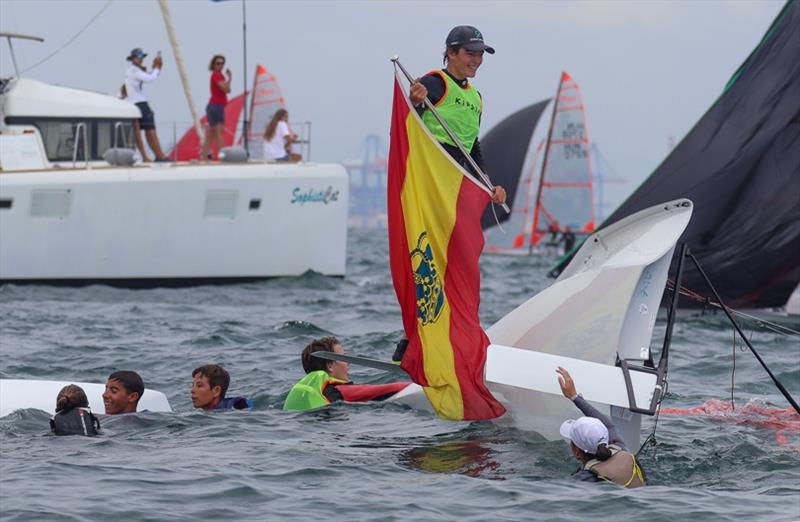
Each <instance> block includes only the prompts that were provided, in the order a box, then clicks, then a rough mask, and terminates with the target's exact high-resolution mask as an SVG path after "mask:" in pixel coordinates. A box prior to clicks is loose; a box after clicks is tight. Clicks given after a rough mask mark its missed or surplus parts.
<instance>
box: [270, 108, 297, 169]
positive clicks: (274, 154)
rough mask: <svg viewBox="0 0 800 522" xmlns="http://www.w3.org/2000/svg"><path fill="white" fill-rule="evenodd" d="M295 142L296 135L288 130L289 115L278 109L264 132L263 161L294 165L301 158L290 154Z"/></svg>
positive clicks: (284, 110)
mask: <svg viewBox="0 0 800 522" xmlns="http://www.w3.org/2000/svg"><path fill="white" fill-rule="evenodd" d="M295 141H297V134H294V133H293V132H292V130H291V129H290V128H289V113H288V112H287V111H286V109H278V110H277V111H276V112H275V115H274V116H273V117H272V120H270V122H269V124H268V125H267V129H266V130H265V131H264V159H265V160H267V161H291V162H295V163H296V162H298V161H300V160H301V159H303V158H302V156H301V155H300V154H295V153H293V152H291V146H292V143H294V142H295Z"/></svg>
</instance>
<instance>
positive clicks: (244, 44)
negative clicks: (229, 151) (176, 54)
mask: <svg viewBox="0 0 800 522" xmlns="http://www.w3.org/2000/svg"><path fill="white" fill-rule="evenodd" d="M242 54H243V55H244V57H243V60H244V71H243V74H242V85H244V108H243V109H242V114H244V118H243V121H242V135H243V136H244V151H245V152H246V153H247V157H248V158H249V157H250V149H249V147H248V136H247V134H248V132H249V130H250V129H249V128H248V125H247V2H246V0H242ZM254 92H255V91H254Z"/></svg>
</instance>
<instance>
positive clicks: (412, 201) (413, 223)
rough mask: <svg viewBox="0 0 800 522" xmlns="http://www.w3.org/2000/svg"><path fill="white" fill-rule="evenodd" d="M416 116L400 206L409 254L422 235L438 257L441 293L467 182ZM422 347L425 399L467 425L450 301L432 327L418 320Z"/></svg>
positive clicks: (409, 124) (411, 117)
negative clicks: (453, 335) (464, 420)
mask: <svg viewBox="0 0 800 522" xmlns="http://www.w3.org/2000/svg"><path fill="white" fill-rule="evenodd" d="M415 116H416V115H415V114H413V113H412V114H409V116H408V118H407V119H406V130H407V132H408V142H409V153H408V157H407V159H406V178H405V182H404V184H403V191H402V195H401V202H402V203H401V204H402V206H403V216H404V218H405V227H406V237H407V238H408V250H409V253H411V252H413V251H414V249H416V248H418V246H419V245H418V240H419V238H420V236H421V235H422V234H423V233H426V234H427V240H428V243H429V244H430V247H431V250H432V252H433V260H434V263H435V268H436V271H437V273H438V277H439V280H440V283H441V285H442V288H441V290H442V292H444V277H445V274H446V273H447V248H448V245H449V242H450V234H451V233H452V231H453V227H454V225H455V221H456V205H457V202H458V196H459V192H460V190H461V183H462V182H464V181H465V180H464V176H463V174H462V173H461V172H460V170H459V168H458V167H457V166H456V165H455V164H454V163H453V161H452V160H451V159H450V157H449V156H448V155H447V154H442V152H441V151H440V150H438V146H437V144H436V143H434V142H433V140H431V138H430V137H429V136H428V134H427V132H426V130H425V129H424V128H422V126H421V124H420V121H419V120H418V119H417V118H416V117H415ZM418 321H419V323H420V324H419V330H418V331H419V336H420V340H421V342H422V346H423V358H424V368H425V377H426V379H427V381H428V385H429V386H427V387H425V394H426V395H427V397H428V400H429V401H430V402H431V405H432V406H433V407H434V409H435V410H436V411H437V412H438V413H439V415H440V416H441V417H443V418H447V419H462V418H463V417H464V403H463V400H462V397H461V387H460V386H459V381H458V377H457V376H456V371H455V361H454V356H453V347H452V345H451V341H450V304H449V303H448V301H447V296H446V295H445V298H444V305H443V306H442V309H441V312H440V314H439V315H438V317H437V319H436V320H435V321H433V322H429V323H428V324H422V321H421V320H419V319H418Z"/></svg>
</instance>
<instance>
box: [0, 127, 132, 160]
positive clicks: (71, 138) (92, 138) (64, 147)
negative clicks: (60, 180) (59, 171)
mask: <svg viewBox="0 0 800 522" xmlns="http://www.w3.org/2000/svg"><path fill="white" fill-rule="evenodd" d="M81 121H82V122H83V123H85V124H86V140H87V142H88V144H89V159H91V160H102V159H103V153H105V152H106V151H107V150H108V149H110V148H111V147H113V146H114V144H115V141H114V134H115V130H116V135H117V136H116V146H117V147H127V148H133V147H134V143H133V120H99V119H96V120H65V119H58V120H56V119H38V118H31V117H8V118H6V123H7V124H8V125H33V126H34V127H36V128H37V129H39V132H40V133H41V135H42V141H43V142H44V149H45V152H46V153H47V159H48V160H50V161H72V156H73V153H74V149H75V132H76V129H77V127H78V123H81ZM118 122H119V125H117V123H118ZM81 134H83V131H81ZM82 140H83V137H82V136H81V138H80V141H79V143H78V155H77V157H78V160H81V161H83V160H85V159H86V158H85V157H84V146H83V141H82Z"/></svg>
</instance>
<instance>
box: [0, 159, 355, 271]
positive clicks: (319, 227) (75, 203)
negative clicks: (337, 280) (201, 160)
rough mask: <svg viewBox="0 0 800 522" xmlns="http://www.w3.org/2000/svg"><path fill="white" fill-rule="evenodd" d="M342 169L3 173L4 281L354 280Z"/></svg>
mask: <svg viewBox="0 0 800 522" xmlns="http://www.w3.org/2000/svg"><path fill="white" fill-rule="evenodd" d="M347 209H348V180H347V175H346V173H345V171H344V169H343V168H342V167H341V166H339V165H332V164H327V165H322V164H296V165H277V164H264V163H249V164H215V165H178V166H173V165H166V166H152V167H146V166H145V167H135V168H108V167H106V168H96V169H91V170H89V169H77V170H68V171H63V172H57V171H56V172H53V171H50V172H47V171H36V172H19V173H8V174H3V175H2V176H0V283H48V284H74V285H80V284H90V283H109V284H114V285H118V286H126V287H143V286H181V285H191V284H198V283H219V282H238V281H250V280H255V279H263V278H269V277H279V276H296V275H300V274H302V273H304V272H306V271H309V270H312V271H315V272H318V273H320V274H324V275H330V276H343V275H344V274H345V259H346V243H347Z"/></svg>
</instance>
